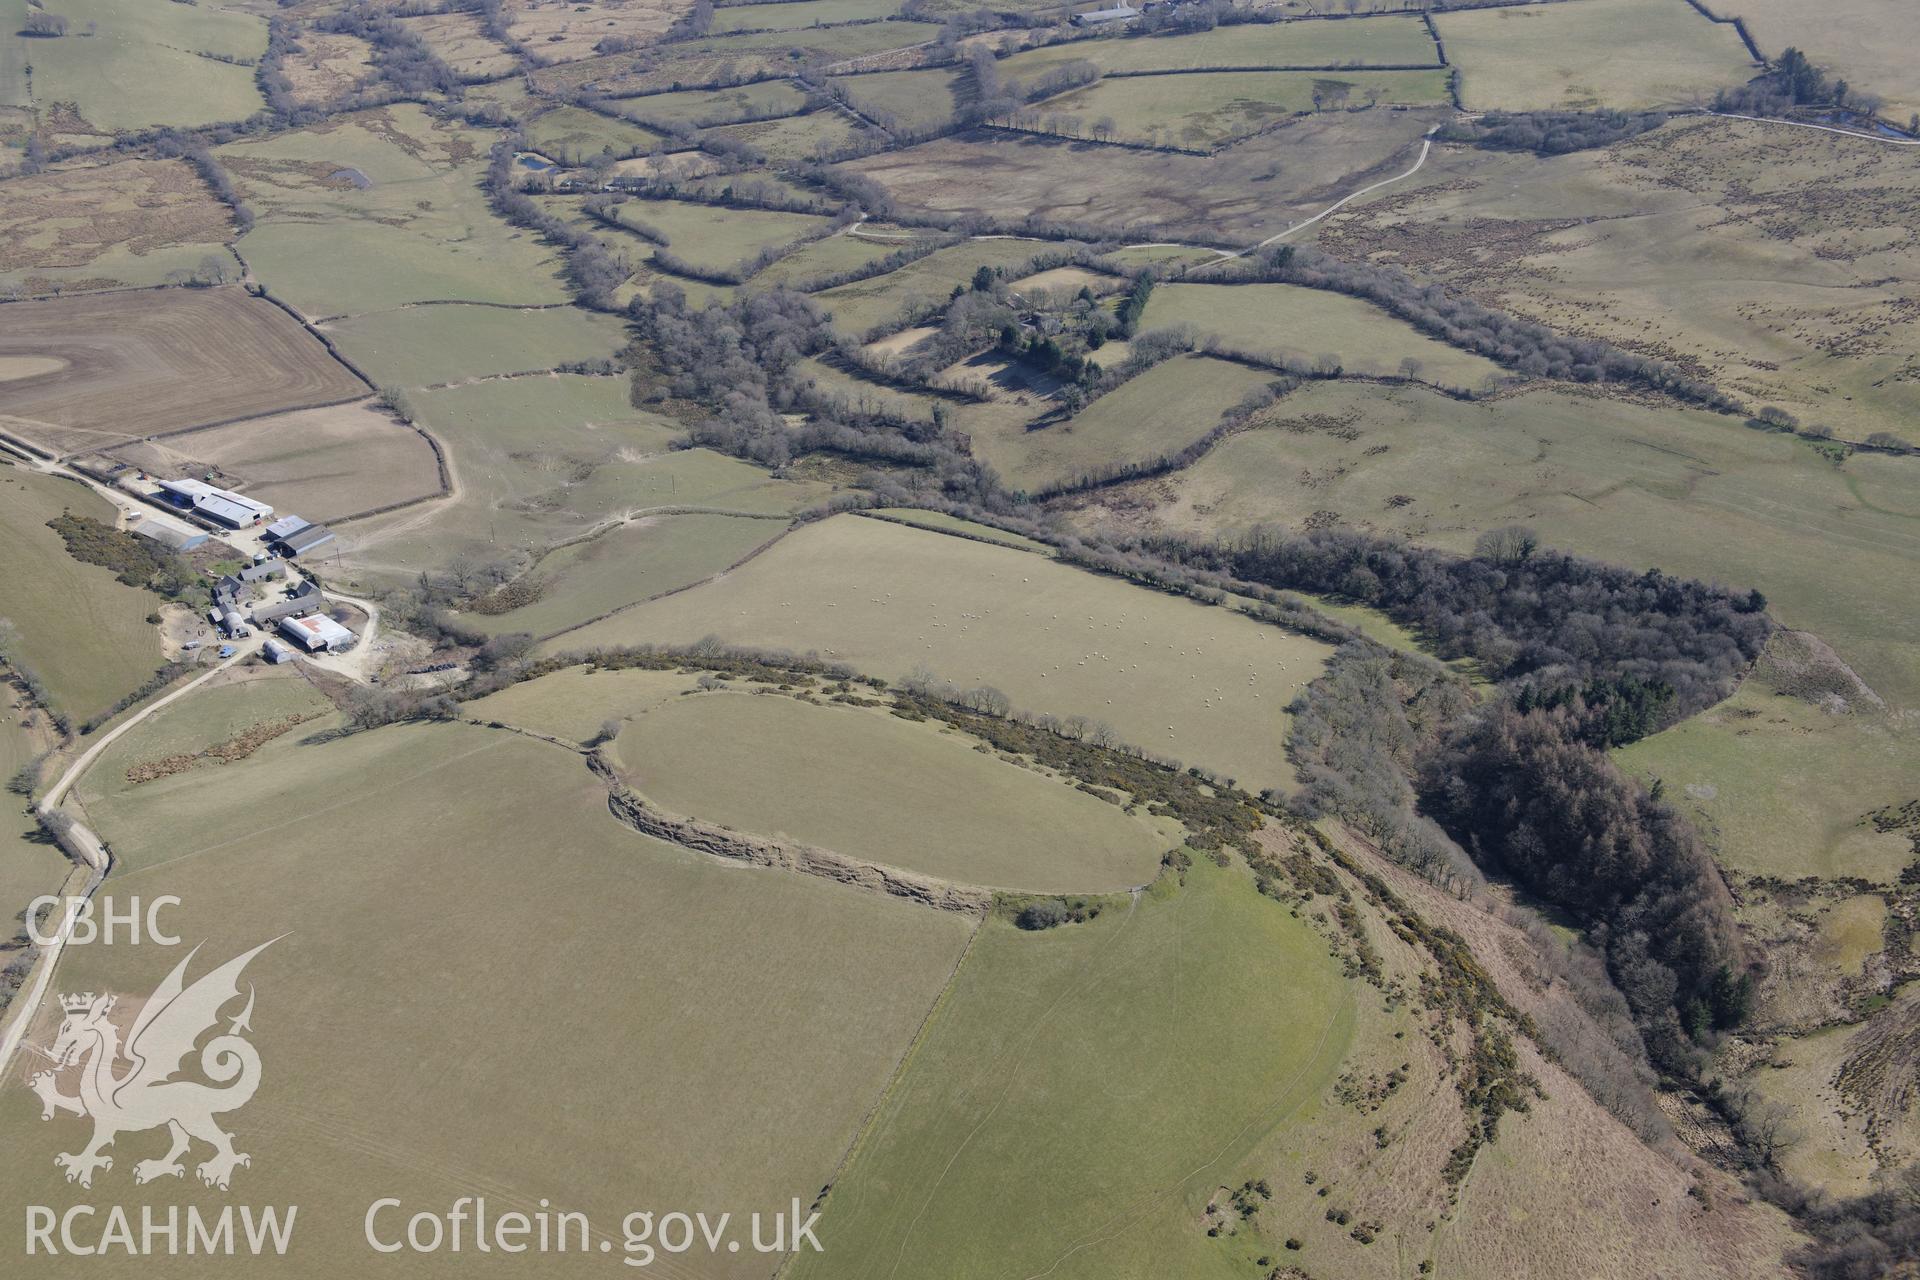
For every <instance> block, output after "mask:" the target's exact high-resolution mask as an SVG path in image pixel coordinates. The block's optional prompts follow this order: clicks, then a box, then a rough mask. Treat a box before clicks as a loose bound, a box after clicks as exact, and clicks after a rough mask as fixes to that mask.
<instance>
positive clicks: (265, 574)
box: [240, 560, 287, 582]
mask: <svg viewBox="0 0 1920 1280" xmlns="http://www.w3.org/2000/svg"><path fill="white" fill-rule="evenodd" d="M286 576H287V565H286V562H285V561H284V560H262V561H260V563H258V564H250V565H248V566H247V567H246V568H244V569H242V570H241V571H240V581H242V582H265V581H266V580H267V579H269V578H284V577H286Z"/></svg>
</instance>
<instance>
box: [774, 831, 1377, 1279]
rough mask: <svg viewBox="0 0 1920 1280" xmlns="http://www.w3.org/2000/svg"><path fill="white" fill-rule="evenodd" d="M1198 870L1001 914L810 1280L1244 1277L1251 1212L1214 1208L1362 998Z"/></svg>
mask: <svg viewBox="0 0 1920 1280" xmlns="http://www.w3.org/2000/svg"><path fill="white" fill-rule="evenodd" d="M1185 880H1186V883H1184V884H1181V883H1178V882H1177V881H1176V880H1175V879H1174V878H1173V877H1172V876H1167V877H1165V878H1163V879H1162V880H1160V881H1159V882H1157V883H1156V884H1154V885H1153V886H1152V887H1151V888H1149V889H1148V890H1147V891H1146V892H1144V893H1143V894H1140V895H1138V898H1137V900H1136V901H1131V902H1130V901H1129V900H1128V899H1127V898H1126V897H1124V896H1120V897H1115V898H1112V899H1109V900H1107V901H1106V903H1105V904H1104V908H1105V909H1104V910H1102V911H1101V913H1100V915H1099V916H1098V917H1097V918H1096V919H1094V920H1092V921H1090V922H1088V923H1086V924H1076V925H1066V926H1062V927H1059V928H1056V929H1051V930H1048V931H1046V932H1043V933H1028V932H1025V931H1023V930H1021V929H1018V928H1016V927H1015V926H1014V925H1013V924H1012V923H1011V922H1010V921H1009V920H1006V919H1003V918H994V919H989V920H988V921H987V923H986V924H985V925H984V926H983V927H982V928H981V931H980V936H979V937H978V938H977V939H976V940H975V941H974V944H973V946H972V948H971V950H970V951H969V952H968V955H967V959H966V961H965V963H964V964H962V966H961V969H960V973H959V976H958V978H957V979H956V980H955V982H954V985H953V988H952V990H951V991H949V992H948V994H947V996H946V998H945V999H944V1000H943V1001H942V1002H941V1004H940V1007H939V1009H938V1010H937V1011H936V1013H935V1015H934V1017H933V1019H932V1021H931V1023H930V1024H929V1026H928V1027H927V1030H926V1032H925V1033H924V1034H923V1036H922V1038H921V1040H920V1043H919V1044H918V1045H917V1046H916V1049H915V1052H914V1054H913V1057H912V1058H911V1059H910V1060H909V1063H908V1066H907V1069H906V1071H905V1072H904V1073H903V1074H902V1075H901V1077H900V1079H899V1080H898V1081H897V1082H896V1083H895V1084H894V1085H893V1087H892V1088H891V1089H890V1090H889V1091H888V1093H887V1096H886V1099H885V1101H884V1102H883V1103H882V1104H881V1106H880V1109H879V1111H878V1112H877V1113H876V1115H875V1116H874V1118H873V1121H872V1123H871V1125H870V1126H869V1128H868V1130H867V1132H866V1134H865V1135H864V1137H863V1138H862V1141H861V1144H860V1146H859V1148H858V1149H857V1150H856V1151H855V1152H854V1155H853V1158H852V1160H851V1161H849V1163H848V1166H847V1169H846V1171H845V1173H844V1174H843V1175H842V1176H841V1177H840V1178H839V1179H838V1180H837V1181H836V1182H835V1184H834V1186H833V1188H832V1190H831V1192H830V1193H829V1195H828V1197H827V1203H826V1208H825V1211H824V1214H823V1216H822V1218H821V1230H822V1233H823V1237H822V1238H823V1239H824V1238H826V1237H825V1233H826V1232H828V1231H831V1232H832V1233H833V1236H834V1238H836V1239H837V1240H838V1241H839V1242H840V1246H839V1247H840V1249H841V1250H842V1255H841V1256H840V1257H839V1258H836V1257H835V1256H833V1255H832V1254H826V1255H822V1256H819V1257H813V1258H803V1259H799V1260H797V1262H796V1265H795V1267H794V1274H795V1275H796V1276H797V1277H823V1276H835V1277H882V1276H886V1275H888V1274H890V1272H891V1269H892V1268H893V1267H894V1266H895V1265H896V1264H897V1265H898V1266H899V1267H900V1269H901V1271H902V1272H911V1273H913V1274H934V1273H938V1274H948V1275H967V1274H994V1275H1022V1276H1025V1275H1033V1274H1037V1273H1046V1274H1050V1275H1060V1276H1073V1277H1088V1276H1101V1275H1116V1274H1119V1275H1139V1276H1145V1275H1181V1276H1205V1277H1213V1276H1231V1275H1244V1274H1247V1272H1248V1270H1249V1268H1250V1265H1251V1263H1252V1262H1253V1258H1254V1255H1256V1254H1257V1253H1260V1252H1263V1251H1264V1250H1263V1247H1262V1242H1261V1241H1260V1240H1258V1239H1252V1238H1249V1237H1251V1235H1252V1227H1253V1225H1254V1224H1252V1223H1248V1224H1246V1227H1245V1228H1244V1229H1243V1230H1242V1231H1240V1232H1236V1233H1235V1234H1234V1235H1231V1236H1228V1237H1226V1238H1222V1239H1216V1238H1214V1237H1213V1236H1210V1235H1209V1234H1208V1231H1207V1218H1206V1213H1205V1210H1206V1206H1207V1205H1208V1204H1209V1202H1210V1200H1212V1199H1214V1198H1216V1197H1218V1198H1221V1199H1224V1195H1222V1194H1221V1193H1219V1192H1217V1191H1216V1188H1221V1187H1226V1186H1231V1185H1233V1184H1234V1183H1235V1182H1237V1181H1238V1178H1236V1177H1234V1176H1233V1175H1234V1174H1235V1172H1236V1171H1237V1170H1238V1169H1240V1167H1241V1166H1242V1164H1243V1162H1244V1161H1245V1159H1246V1157H1247V1156H1248V1155H1249V1153H1250V1152H1252V1151H1253V1150H1255V1149H1256V1148H1258V1147H1259V1146H1260V1145H1262V1144H1263V1143H1264V1142H1265V1141H1267V1140H1268V1139H1270V1138H1273V1137H1276V1136H1278V1134H1279V1133H1281V1132H1284V1131H1285V1130H1287V1129H1289V1128H1291V1127H1293V1126H1295V1125H1297V1124H1298V1123H1299V1121H1300V1119H1301V1113H1303V1112H1305V1113H1311V1112H1313V1111H1315V1110H1318V1109H1319V1108H1320V1107H1321V1106H1324V1105H1325V1104H1324V1102H1323V1101H1322V1098H1323V1096H1324V1095H1325V1094H1326V1093H1327V1092H1328V1090H1329V1087H1330V1086H1331V1085H1332V1084H1333V1082H1334V1078H1335V1076H1336V1075H1337V1074H1338V1072H1339V1068H1340V1064H1341V1061H1342V1059H1343V1058H1344V1057H1345V1055H1346V1053H1347V1050H1348V1048H1349V1045H1350V1043H1351V1038H1352V1036H1353V1031H1354V1018H1355V1010H1354V1004H1355V999H1356V998H1355V997H1354V996H1353V995H1352V993H1351V990H1350V988H1349V987H1348V986H1347V985H1346V983H1345V982H1344V981H1343V980H1342V978H1341V976H1340V972H1339V969H1338V967H1337V966H1336V965H1335V964H1334V962H1333V961H1332V960H1331V959H1330V958H1329V957H1328V956H1327V955H1326V952H1325V946H1324V944H1323V942H1322V940H1321V938H1320V937H1319V935H1318V934H1316V933H1315V932H1314V930H1313V929H1312V928H1311V927H1310V926H1308V925H1307V924H1306V923H1305V922H1304V921H1302V920H1300V919H1298V918H1296V917H1294V916H1291V915H1289V913H1288V912H1287V910H1286V909H1285V908H1284V907H1283V906H1281V905H1280V904H1278V903H1275V902H1272V901H1269V900H1267V899H1264V898H1262V897H1261V896H1260V895H1259V894H1257V893H1256V892H1254V890H1253V887H1252V884H1251V882H1250V880H1249V879H1248V877H1247V875H1246V872H1245V870H1244V869H1243V868H1239V867H1234V868H1230V869H1225V870H1222V869H1218V868H1215V867H1213V866H1212V865H1211V864H1209V863H1206V862H1205V861H1204V860H1196V864H1195V866H1194V867H1193V869H1192V870H1191V871H1190V872H1188V873H1187V875H1186V877H1185ZM1092 1079H1097V1080H1098V1081H1099V1082H1100V1083H1099V1085H1098V1087H1094V1088H1086V1087H1083V1086H1082V1084H1079V1083H1076V1082H1085V1081H1088V1080H1092ZM1243 1176H1244V1175H1243ZM1275 1182H1276V1183H1278V1186H1279V1190H1278V1195H1279V1197H1280V1203H1282V1204H1285V1203H1288V1202H1292V1203H1294V1204H1299V1203H1300V1202H1301V1201H1302V1200H1304V1201H1306V1202H1307V1203H1309V1204H1313V1205H1315V1206H1316V1207H1318V1205H1319V1203H1320V1202H1319V1201H1317V1200H1315V1199H1314V1197H1313V1195H1312V1193H1311V1191H1309V1190H1307V1189H1305V1188H1303V1187H1301V1186H1300V1185H1299V1182H1298V1176H1297V1175H1296V1177H1295V1180H1294V1182H1293V1185H1291V1186H1289V1185H1287V1184H1285V1183H1281V1182H1279V1180H1278V1179H1275ZM986 1222H995V1223H998V1224H999V1227H998V1228H997V1229H996V1230H992V1231H983V1230H981V1229H980V1228H981V1224H982V1223H986ZM1262 1225H1264V1224H1262ZM1354 1251H1355V1252H1359V1249H1358V1248H1357V1246H1356V1247H1355V1250H1354ZM1333 1256H1337V1255H1333ZM1323 1265H1324V1264H1323Z"/></svg>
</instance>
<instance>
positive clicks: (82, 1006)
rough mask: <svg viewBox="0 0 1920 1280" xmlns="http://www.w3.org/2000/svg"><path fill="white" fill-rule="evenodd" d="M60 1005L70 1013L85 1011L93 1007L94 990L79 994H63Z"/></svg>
mask: <svg viewBox="0 0 1920 1280" xmlns="http://www.w3.org/2000/svg"><path fill="white" fill-rule="evenodd" d="M60 1007H61V1008H62V1009H64V1010H66V1011H67V1012H68V1013H85V1012H86V1011H87V1010H88V1009H90V1008H91V1007H93V992H91V991H86V992H82V993H81V994H79V995H77V996H61V997H60Z"/></svg>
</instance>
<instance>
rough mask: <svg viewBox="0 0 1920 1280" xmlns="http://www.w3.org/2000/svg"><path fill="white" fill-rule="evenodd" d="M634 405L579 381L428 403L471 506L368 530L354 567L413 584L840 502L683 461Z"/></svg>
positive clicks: (670, 431) (738, 467) (799, 485)
mask: <svg viewBox="0 0 1920 1280" xmlns="http://www.w3.org/2000/svg"><path fill="white" fill-rule="evenodd" d="M627 394H628V386H627V381H626V379H624V378H594V377H585V376H580V375H575V374H556V375H553V376H551V377H544V378H512V379H505V380H501V381H496V382H488V383H478V384H472V385H468V386H461V387H450V388H447V389H445V390H441V391H430V392H425V393H421V394H416V395H415V396H413V397H412V399H413V408H414V412H415V413H416V414H418V415H419V419H420V421H421V423H422V424H424V425H425V426H426V427H427V429H428V430H430V431H432V432H433V433H434V434H435V435H436V436H437V437H439V439H440V440H441V441H442V442H443V444H444V445H445V446H446V449H447V453H448V455H449V457H450V458H451V459H452V463H453V470H454V474H455V476H456V477H457V479H458V481H459V489H460V492H459V496H458V498H457V499H456V500H455V501H453V502H451V503H443V504H440V505H437V506H435V507H433V508H431V509H430V510H429V511H427V512H426V513H425V514H424V515H423V514H422V513H421V512H417V511H403V512H398V513H396V514H394V515H391V516H382V517H377V518H375V519H372V520H368V521H365V522H363V523H361V524H360V525H358V526H357V527H356V528H355V531H354V539H353V545H352V546H351V547H350V548H348V549H347V557H346V559H347V567H348V568H349V569H350V570H352V571H353V572H354V573H355V574H358V575H365V578H364V580H365V581H367V582H374V581H385V582H389V583H391V582H404V581H408V580H411V579H413V578H415V577H417V576H418V575H419V573H420V572H421V570H423V569H431V568H437V567H440V566H444V565H446V564H448V563H449V562H450V561H452V560H454V559H456V558H458V557H461V556H469V557H478V558H479V559H481V560H483V561H484V560H492V559H497V558H500V557H503V556H506V555H509V554H512V553H517V552H527V553H529V554H532V555H538V554H540V553H542V552H544V551H545V550H547V549H548V548H549V547H550V546H552V545H553V544H554V543H556V542H561V541H564V540H566V539H569V538H573V537H577V536H578V535H580V534H582V533H585V532H587V531H588V530H589V529H592V528H593V527H595V526H597V525H599V524H602V523H604V522H606V521H608V520H612V519H616V518H622V517H625V516H626V515H628V514H630V513H634V512H638V511H646V510H650V509H653V508H662V507H665V508H684V507H695V508H714V509H717V510H720V511H726V512H746V513H749V514H757V515H778V514H786V513H788V512H791V511H797V510H802V509H804V508H806V507H809V506H813V505H814V504H816V503H818V502H821V501H823V500H824V499H825V497H826V495H827V494H828V492H829V490H828V488H827V486H825V485H820V484H813V483H808V482H803V481H786V480H774V479H771V478H769V477H768V475H767V473H766V472H765V471H762V470H761V469H759V468H758V467H754V466H750V465H748V464H747V463H744V462H740V461H738V460H736V459H733V458H728V457H723V456H721V455H720V454H717V453H711V452H709V451H707V450H705V449H688V450H671V449H669V448H668V446H669V445H670V444H671V443H672V442H673V441H674V440H675V439H676V438H678V437H679V435H680V434H681V432H680V428H679V427H678V426H677V425H676V424H674V423H672V422H670V421H668V420H667V419H664V418H661V417H659V416H657V415H655V414H651V413H648V412H646V411H645V410H640V409H635V408H633V407H632V406H631V405H630V404H628V403H627Z"/></svg>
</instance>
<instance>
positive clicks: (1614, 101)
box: [1433, 0, 1759, 111]
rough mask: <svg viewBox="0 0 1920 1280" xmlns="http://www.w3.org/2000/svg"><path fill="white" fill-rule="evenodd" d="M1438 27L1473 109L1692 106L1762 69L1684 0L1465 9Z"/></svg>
mask: <svg viewBox="0 0 1920 1280" xmlns="http://www.w3.org/2000/svg"><path fill="white" fill-rule="evenodd" d="M1433 25H1434V26H1435V27H1436V28H1437V29H1438V30H1439V32H1440V39H1441V40H1442V41H1443V42H1445V44H1446V47H1447V58H1448V60H1449V61H1451V62H1452V63H1453V64H1454V65H1455V66H1456V67H1458V68H1459V70H1460V96H1461V98H1462V100H1463V102H1464V105H1465V106H1466V108H1467V110H1469V111H1593V110H1600V109H1607V110H1636V109H1640V108H1646V107H1667V106H1686V105H1690V104H1693V103H1695V102H1696V101H1698V100H1700V99H1703V98H1710V97H1711V96H1712V94H1713V91H1714V90H1715V89H1729V88H1734V87H1736V86H1738V85H1741V84H1744V83H1745V82H1746V81H1747V80H1749V79H1751V78H1752V77H1753V75H1754V73H1755V72H1757V71H1758V70H1759V68H1758V67H1757V66H1755V65H1754V61H1753V58H1752V57H1751V56H1750V55H1749V54H1748V53H1747V50H1746V48H1745V46H1743V45H1742V44H1741V43H1740V37H1739V36H1738V35H1736V34H1735V33H1734V30H1733V28H1732V27H1731V26H1727V25H1717V24H1715V23H1712V22H1709V21H1708V20H1707V19H1706V18H1705V17H1703V16H1702V15H1701V13H1700V12H1699V10H1697V9H1694V8H1693V7H1692V6H1690V5H1688V4H1687V3H1686V0H1567V2H1566V3H1564V4H1550V5H1526V6H1522V7H1519V8H1495V9H1468V10H1462V11H1459V12H1452V13H1443V14H1440V15H1438V16H1436V17H1435V18H1434V20H1433Z"/></svg>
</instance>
